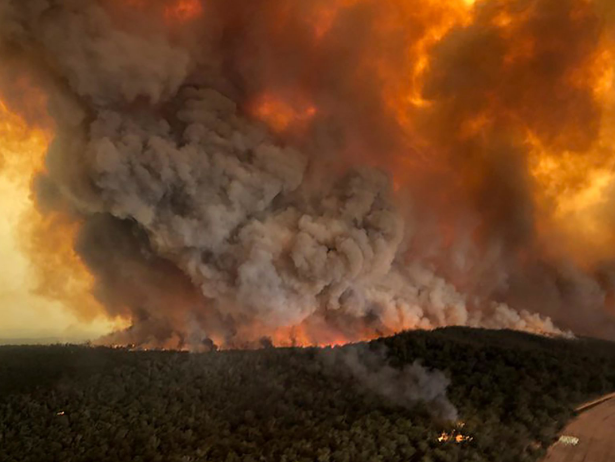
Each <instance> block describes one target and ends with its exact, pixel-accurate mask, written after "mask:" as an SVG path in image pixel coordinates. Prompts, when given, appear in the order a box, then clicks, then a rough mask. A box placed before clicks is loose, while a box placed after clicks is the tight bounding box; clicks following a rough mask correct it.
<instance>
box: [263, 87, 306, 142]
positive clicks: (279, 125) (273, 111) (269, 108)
mask: <svg viewBox="0 0 615 462" xmlns="http://www.w3.org/2000/svg"><path fill="white" fill-rule="evenodd" d="M251 112H252V114H253V116H254V117H255V118H257V119H259V120H261V121H262V122H264V123H266V124H267V125H268V126H269V127H270V128H271V129H272V130H273V131H274V132H278V133H280V132H284V131H287V130H290V129H295V128H301V127H304V126H306V125H307V124H308V123H309V121H310V120H311V119H312V118H313V117H314V116H315V115H316V112H317V110H316V108H315V107H314V106H312V105H310V104H299V105H293V104H291V103H289V102H287V101H285V100H283V99H281V98H278V97H276V96H274V95H273V94H264V95H263V96H261V97H259V98H257V99H256V101H255V103H254V104H253V109H252V111H251Z"/></svg>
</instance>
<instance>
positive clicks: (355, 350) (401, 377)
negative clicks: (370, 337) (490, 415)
mask: <svg viewBox="0 0 615 462" xmlns="http://www.w3.org/2000/svg"><path fill="white" fill-rule="evenodd" d="M328 353H330V354H326V355H324V354H323V356H322V357H323V360H324V361H325V364H327V366H329V367H335V370H336V371H339V370H342V371H346V372H347V373H348V374H349V375H350V376H351V377H352V378H353V379H354V383H355V384H357V386H358V387H360V388H363V389H365V390H366V391H369V392H370V393H374V394H376V395H378V396H381V397H383V398H385V399H386V400H388V401H389V402H390V403H392V404H395V405H397V406H401V407H405V408H407V409H412V408H413V407H414V406H416V405H417V403H420V402H422V403H425V404H426V405H427V408H428V410H429V412H430V413H431V414H432V416H433V417H435V418H438V419H442V420H447V421H456V420H457V417H458V414H457V409H455V406H453V404H452V403H451V402H450V401H449V400H448V398H447V396H446V389H447V388H448V386H449V384H450V381H449V379H448V378H447V377H446V376H445V375H444V373H442V372H441V371H439V370H432V371H430V370H427V369H425V368H424V367H423V366H421V365H420V364H419V363H418V362H417V361H415V362H414V363H413V364H411V365H406V366H404V367H402V368H401V369H396V368H394V367H392V366H390V365H389V364H388V363H387V358H386V353H387V352H386V349H385V348H384V347H382V348H380V349H378V350H373V349H370V348H369V347H367V346H366V345H364V344H359V345H350V346H347V347H345V348H336V349H335V350H333V351H332V352H331V351H330V352H328Z"/></svg>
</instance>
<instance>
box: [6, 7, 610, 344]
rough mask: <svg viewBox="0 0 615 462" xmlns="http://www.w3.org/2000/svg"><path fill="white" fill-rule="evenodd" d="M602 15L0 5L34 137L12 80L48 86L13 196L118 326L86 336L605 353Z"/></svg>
mask: <svg viewBox="0 0 615 462" xmlns="http://www.w3.org/2000/svg"><path fill="white" fill-rule="evenodd" d="M613 16H614V15H613V8H612V7H611V6H610V4H609V2H599V1H591V0H482V1H480V0H479V1H476V2H471V1H462V0H458V1H456V0H453V1H449V0H441V1H439V0H421V1H419V0H416V1H412V2H408V1H406V0H403V1H402V0H387V1H382V0H335V1H331V0H309V1H307V0H305V1H303V0H301V1H288V0H258V1H245V2H227V1H223V0H203V1H199V0H122V1H120V0H98V1H95V0H88V1H84V0H36V1H28V2H14V1H10V0H0V62H1V63H2V66H1V70H0V94H1V95H2V100H3V101H4V102H5V104H6V105H7V106H8V107H10V108H11V109H12V110H14V111H16V112H20V111H21V112H23V115H24V117H26V118H28V117H29V119H28V120H30V121H31V123H32V124H36V123H40V121H38V120H36V117H35V116H32V115H31V114H28V113H27V109H28V108H30V107H31V106H32V104H31V101H30V99H29V95H30V94H31V92H29V91H24V90H23V82H24V81H27V82H28V85H30V86H31V87H32V88H37V89H39V90H40V91H41V92H43V93H44V94H45V97H46V99H47V107H48V114H49V116H50V117H51V120H52V122H51V123H50V125H51V128H50V130H52V131H53V133H54V137H53V141H52V142H51V144H50V146H49V148H48V151H47V154H46V158H45V162H44V166H43V167H41V168H40V170H39V173H38V174H37V176H36V177H35V179H34V181H33V182H32V193H33V197H34V199H35V201H36V204H37V210H38V212H39V213H40V214H41V215H42V216H44V217H53V220H51V223H59V224H60V225H62V226H63V227H62V228H61V229H65V228H66V229H69V230H70V233H68V234H67V235H70V239H71V245H72V248H73V249H74V250H75V251H76V252H77V255H78V256H79V259H80V262H81V264H83V265H85V267H86V268H87V271H88V272H89V276H90V277H91V291H90V293H91V295H93V296H94V297H95V299H96V303H97V304H98V305H100V306H102V309H104V311H105V312H106V314H107V315H108V316H109V317H111V318H123V319H126V320H128V321H129V322H130V325H131V327H130V328H128V329H126V330H124V331H120V332H116V333H115V334H113V335H111V336H110V337H109V338H106V339H105V340H104V341H105V342H110V343H136V344H139V345H143V346H148V345H149V346H167V347H180V348H193V349H199V348H206V347H207V346H208V345H211V344H212V342H213V343H214V344H216V345H218V346H223V347H233V346H248V345H253V344H255V343H258V342H260V341H262V339H265V338H266V339H270V340H271V341H272V342H273V343H274V344H276V345H290V344H337V343H342V342H347V341H353V340H360V339H368V338H373V337H376V336H379V335H384V334H390V333H393V332H397V331H400V330H403V329H412V328H434V327H438V326H446V325H468V326H484V327H490V328H514V329H523V330H528V331H532V332H542V333H561V331H560V329H563V330H564V331H567V330H568V329H571V330H573V331H574V332H577V333H581V334H588V333H589V334H593V335H600V336H603V337H609V338H615V323H614V322H613V321H614V316H615V309H614V307H615V305H613V300H615V298H614V297H613V294H615V291H614V288H615V272H614V270H615V264H614V263H615V243H614V242H613V237H612V232H611V230H612V226H613V223H615V220H614V218H613V213H612V207H611V203H612V200H613V197H615V196H614V195H613V191H615V176H614V174H613V172H614V171H615V170H614V169H613V168H614V167H615V155H613V147H614V144H613V141H612V140H613V139H614V138H613V135H614V133H613V128H612V127H613V126H614V125H613V121H614V119H613V114H614V112H613V108H614V107H615V106H614V104H613V103H614V101H615V98H614V95H613V94H614V91H613V88H614V87H613V79H614V75H615V74H614V72H613V62H614V61H613V57H614V53H615V47H614V46H613V40H614V39H615V34H613V31H614V29H613V27H612V24H613ZM24 79H25V80H24ZM49 223H50V221H47V222H46V225H47V227H45V226H42V225H41V224H40V223H32V222H29V223H26V224H27V225H28V226H29V227H30V230H31V232H30V233H29V234H28V235H32V236H36V237H37V239H36V240H35V243H36V245H34V244H32V245H28V246H26V247H27V249H28V251H29V252H30V255H31V256H32V261H34V262H36V263H37V264H38V267H39V269H40V271H41V273H42V274H43V275H49V274H52V273H53V272H54V271H55V272H58V271H60V269H59V268H57V267H53V265H49V258H48V257H47V256H49V255H53V249H54V244H53V242H54V240H50V241H49V242H46V240H45V239H44V236H45V233H47V232H49V233H51V232H53V229H54V228H53V226H51V227H50V226H49ZM32 228H34V230H33V231H32ZM57 229H58V228H56V230H57ZM47 279H48V280H51V281H54V280H55V279H53V278H51V279H49V278H47ZM56 279H57V278H56ZM60 284H61V281H57V282H56V284H55V285H60ZM48 286H49V285H48ZM51 286H52V287H53V286H54V284H51ZM51 292H53V293H52V294H51V295H53V296H58V297H63V296H65V295H66V291H63V290H57V291H51ZM70 305H71V306H74V308H73V309H75V310H77V311H79V310H80V309H84V310H85V309H90V308H86V307H84V308H80V307H79V304H78V303H71V304H70ZM90 306H91V304H90ZM551 319H553V320H554V321H555V324H556V325H557V326H559V328H560V329H558V328H556V327H555V326H554V324H553V322H552V321H551Z"/></svg>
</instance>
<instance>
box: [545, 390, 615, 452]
mask: <svg viewBox="0 0 615 462" xmlns="http://www.w3.org/2000/svg"><path fill="white" fill-rule="evenodd" d="M561 435H565V436H571V437H575V438H578V439H579V441H578V443H577V444H576V445H572V444H564V443H561V442H558V443H556V444H554V445H553V446H552V447H551V448H550V449H549V452H548V454H547V457H546V458H545V459H544V462H614V461H615V399H614V398H613V397H612V396H611V398H610V399H607V400H606V401H604V402H602V403H600V404H597V405H594V406H593V407H591V406H590V407H589V408H587V410H585V411H583V412H582V413H581V414H580V415H579V416H578V417H577V418H576V419H574V420H573V421H572V422H570V424H568V426H567V427H566V428H565V429H564V430H563V431H562V432H561Z"/></svg>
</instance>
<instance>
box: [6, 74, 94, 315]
mask: <svg viewBox="0 0 615 462" xmlns="http://www.w3.org/2000/svg"><path fill="white" fill-rule="evenodd" d="M19 86H20V87H21V88H23V89H24V93H23V94H24V100H23V101H22V102H20V106H21V109H22V110H23V109H24V108H26V110H27V112H28V113H32V114H33V115H35V116H36V117H37V119H38V120H37V122H39V124H40V125H41V127H50V126H51V123H50V122H49V121H48V120H47V116H46V109H45V108H46V104H47V101H46V98H45V97H44V95H42V93H40V92H39V91H38V90H37V89H36V88H32V87H30V86H28V84H27V82H23V84H21V85H19ZM41 127H37V126H35V125H32V126H30V125H29V124H28V122H26V120H25V119H23V118H22V117H21V116H19V115H18V114H16V113H14V112H12V111H11V110H10V109H9V108H8V107H7V105H6V104H4V103H3V102H2V101H0V161H1V165H0V167H1V168H0V180H1V181H8V182H10V183H11V184H12V185H13V186H14V188H13V197H10V198H4V201H6V202H5V203H3V207H5V208H7V209H8V208H11V207H12V206H15V207H17V206H19V207H20V208H21V210H20V212H19V213H20V219H19V223H18V224H17V228H18V230H14V231H15V236H14V239H15V241H16V244H17V247H18V248H16V249H14V251H15V252H23V253H24V254H25V256H26V257H27V259H28V260H29V261H30V263H31V266H32V269H31V274H29V276H30V280H29V281H28V282H29V283H31V284H30V285H31V286H32V287H33V288H34V289H33V290H34V291H35V293H36V294H38V295H42V296H44V297H46V298H48V299H51V300H58V301H61V302H63V303H64V304H65V305H66V306H67V307H70V308H73V309H74V312H75V313H76V314H77V315H78V317H80V318H90V319H91V318H93V317H94V316H96V315H97V314H99V312H100V311H99V310H100V306H99V305H98V304H97V302H96V301H95V300H94V297H93V295H92V293H91V289H92V286H93V283H94V280H93V278H92V276H91V275H90V274H89V273H88V271H87V270H86V268H85V266H84V265H83V263H82V262H81V260H80V259H79V257H78V256H77V255H76V253H75V251H74V249H73V240H74V237H75V234H76V232H77V230H78V226H79V225H78V223H76V222H75V221H74V220H71V219H69V218H68V217H65V216H62V215H60V214H55V213H54V214H44V215H43V214H41V213H40V212H39V211H38V210H37V209H36V208H35V206H34V204H33V203H32V198H31V193H30V190H29V188H30V183H31V181H32V180H33V178H34V177H35V176H36V175H37V174H39V173H41V172H43V171H44V168H45V167H44V158H45V154H46V151H47V146H48V145H49V143H50V142H51V140H52V137H53V134H52V131H51V129H50V128H41ZM7 264H9V263H8V262H7Z"/></svg>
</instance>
